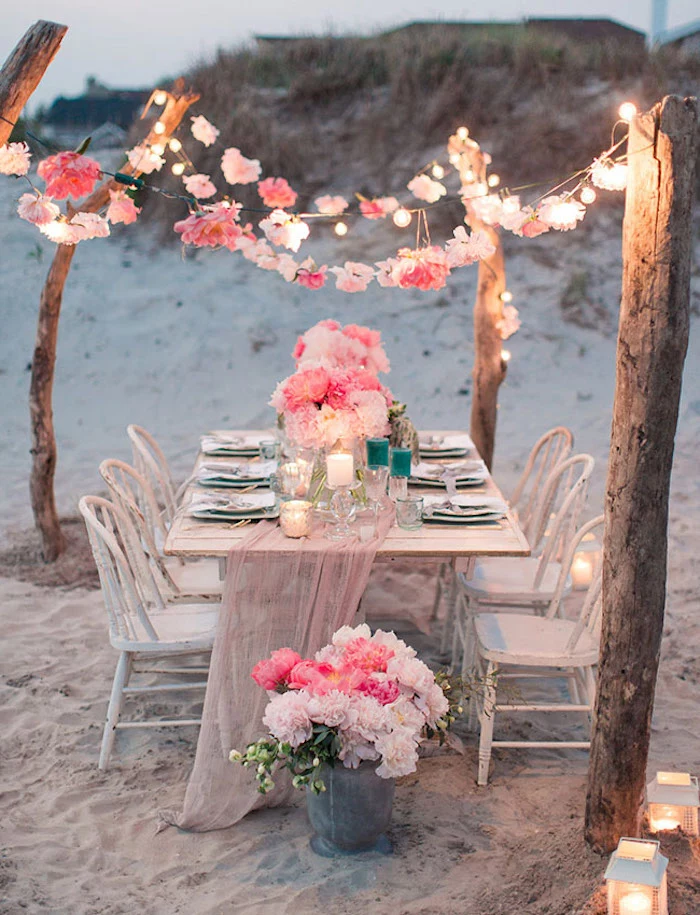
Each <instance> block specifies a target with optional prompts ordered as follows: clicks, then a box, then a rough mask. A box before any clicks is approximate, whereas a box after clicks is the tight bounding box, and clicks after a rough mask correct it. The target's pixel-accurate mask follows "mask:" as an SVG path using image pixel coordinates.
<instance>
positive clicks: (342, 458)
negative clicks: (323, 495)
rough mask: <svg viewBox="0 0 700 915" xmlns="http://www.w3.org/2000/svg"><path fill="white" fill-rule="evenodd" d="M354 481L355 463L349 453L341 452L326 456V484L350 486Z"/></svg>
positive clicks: (330, 486) (330, 485) (336, 486)
mask: <svg viewBox="0 0 700 915" xmlns="http://www.w3.org/2000/svg"><path fill="white" fill-rule="evenodd" d="M354 482H355V464H354V461H353V458H352V455H351V454H343V453H342V452H338V453H332V454H329V455H328V457H327V458H326V486H328V488H329V489H337V488H338V487H339V486H352V484H353V483H354Z"/></svg>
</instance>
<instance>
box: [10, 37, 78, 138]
mask: <svg viewBox="0 0 700 915" xmlns="http://www.w3.org/2000/svg"><path fill="white" fill-rule="evenodd" d="M67 31H68V27H67V26H65V25H58V24H57V23H56V22H45V21H44V20H43V19H40V20H39V21H38V22H35V23H34V25H33V26H31V28H29V29H27V31H26V32H25V33H24V36H23V37H22V38H21V39H20V41H19V42H18V43H17V46H16V47H15V49H14V51H13V52H12V54H10V56H9V57H8V58H7V60H6V61H5V63H4V64H3V68H2V70H0V116H1V118H0V146H2V145H3V143H6V142H7V141H8V139H9V137H10V134H11V133H12V127H13V125H14V124H16V123H17V118H18V117H19V116H20V114H21V113H22V109H23V108H24V106H25V105H26V104H27V102H28V101H29V98H30V96H31V94H32V92H34V90H35V89H36V87H37V86H38V85H39V83H40V82H41V78H42V76H43V75H44V73H45V71H46V68H47V67H48V65H49V64H50V63H51V61H52V60H53V59H54V57H55V55H56V52H57V51H58V49H59V47H60V46H61V41H63V36H64V35H65V34H66V32H67Z"/></svg>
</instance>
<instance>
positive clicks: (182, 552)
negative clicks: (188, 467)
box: [164, 429, 530, 560]
mask: <svg viewBox="0 0 700 915" xmlns="http://www.w3.org/2000/svg"><path fill="white" fill-rule="evenodd" d="M226 434H228V435H231V434H233V435H241V436H243V435H258V434H259V435H261V436H263V437H264V436H265V435H266V434H267V435H270V432H269V430H267V433H266V431H265V430H257V429H245V430H234V431H233V432H231V430H227V433H226ZM423 434H425V435H436V436H438V435H440V436H441V435H460V434H462V435H463V434H464V433H463V432H459V431H454V430H435V431H433V430H430V431H427V432H425V433H423ZM204 458H205V456H204V455H203V454H202V453H201V452H200V453H199V454H198V456H197V460H196V462H195V469H196V467H197V466H198V464H199V463H200V461H202V459H204ZM206 460H207V461H213V460H216V459H215V458H212V457H206ZM221 460H222V462H225V461H229V462H230V461H231V458H221ZM202 491H203V490H202V488H201V487H199V486H197V484H195V483H191V484H190V486H189V487H188V488H187V490H186V491H185V494H184V497H183V500H182V507H181V508H180V510H179V512H178V514H177V516H176V518H175V521H174V522H173V525H172V527H171V529H170V531H169V533H168V537H167V539H166V541H165V547H164V552H165V553H166V554H168V555H170V556H181V557H183V558H190V559H194V558H202V557H217V558H223V557H225V556H227V555H228V553H229V551H230V550H231V548H232V547H234V546H236V544H237V543H240V541H241V540H242V539H243V538H244V537H245V536H246V535H247V533H248V532H249V530H250V525H246V526H242V527H233V526H232V525H231V524H230V523H228V524H227V523H226V522H222V521H200V520H198V519H196V518H192V517H190V516H189V515H188V514H187V506H188V505H189V502H190V499H191V498H192V495H193V494H194V493H195V492H197V493H200V494H201V493H202ZM229 492H230V490H229ZM409 492H411V493H415V494H416V495H427V494H428V493H431V494H435V492H440V490H435V489H434V488H427V487H426V488H423V487H420V486H410V487H409ZM465 492H470V493H473V492H476V493H481V494H483V495H488V496H498V497H501V498H502V495H501V492H500V490H499V489H498V487H497V486H496V484H495V482H494V480H493V478H492V477H491V475H490V474H489V476H488V478H487V480H486V481H485V483H484V485H483V486H479V487H470V488H469V489H468V490H465ZM253 523H254V522H253ZM289 549H290V551H291V550H294V549H296V544H295V541H294V540H290V541H289ZM529 555H530V547H529V545H528V542H527V539H526V538H525V535H524V534H523V532H522V531H521V530H520V528H519V526H518V523H517V521H516V520H515V518H514V517H513V515H512V514H511V513H510V512H509V513H508V514H507V516H506V517H505V518H503V519H502V521H501V522H499V525H498V527H486V526H483V527H480V526H478V525H470V526H467V525H464V526H462V525H455V524H449V523H447V524H444V525H442V524H435V523H432V522H431V523H430V524H424V525H423V527H421V528H420V530H417V531H405V530H402V529H401V528H400V527H397V526H396V525H394V526H393V527H392V528H391V529H390V531H389V533H388V534H387V536H386V538H385V539H384V542H383V543H382V544H381V546H380V547H379V549H378V551H377V559H395V558H398V557H401V556H415V557H417V558H426V559H427V558H439V559H444V560H447V559H457V558H459V557H467V558H468V557H472V556H529Z"/></svg>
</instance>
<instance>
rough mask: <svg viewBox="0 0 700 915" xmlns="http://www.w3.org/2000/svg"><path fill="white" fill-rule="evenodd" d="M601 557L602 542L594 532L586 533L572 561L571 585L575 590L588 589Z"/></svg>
mask: <svg viewBox="0 0 700 915" xmlns="http://www.w3.org/2000/svg"><path fill="white" fill-rule="evenodd" d="M601 559H602V550H601V546H600V544H599V543H598V541H597V540H596V538H595V537H594V536H593V534H591V533H590V532H589V533H588V534H585V535H584V537H583V539H582V540H581V543H580V544H579V547H578V549H577V550H576V552H575V553H574V558H573V561H572V563H571V586H572V588H573V589H574V591H587V590H588V588H589V586H590V584H591V582H592V581H593V576H594V575H595V573H596V570H597V568H598V563H599V562H600V561H601Z"/></svg>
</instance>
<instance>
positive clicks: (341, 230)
mask: <svg viewBox="0 0 700 915" xmlns="http://www.w3.org/2000/svg"><path fill="white" fill-rule="evenodd" d="M333 231H334V232H335V234H336V235H337V236H338V237H339V238H342V237H343V235H347V234H348V227H347V224H346V223H344V222H336V224H335V228H334V230H333Z"/></svg>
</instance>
